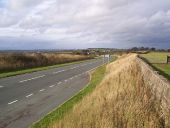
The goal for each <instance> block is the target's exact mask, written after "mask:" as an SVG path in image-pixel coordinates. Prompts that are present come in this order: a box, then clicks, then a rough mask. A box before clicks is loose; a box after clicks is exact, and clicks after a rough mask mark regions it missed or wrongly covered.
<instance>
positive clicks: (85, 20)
mask: <svg viewBox="0 0 170 128" xmlns="http://www.w3.org/2000/svg"><path fill="white" fill-rule="evenodd" d="M133 46H148V47H156V48H170V0H89V1H88V0H0V49H50V48H53V49H55V48H57V49H59V48H64V49H65V48H88V47H111V48H129V47H133Z"/></svg>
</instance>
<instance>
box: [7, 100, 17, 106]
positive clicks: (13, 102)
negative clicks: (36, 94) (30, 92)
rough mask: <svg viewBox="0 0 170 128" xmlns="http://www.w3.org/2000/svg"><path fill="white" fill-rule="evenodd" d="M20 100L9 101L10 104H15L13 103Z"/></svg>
mask: <svg viewBox="0 0 170 128" xmlns="http://www.w3.org/2000/svg"><path fill="white" fill-rule="evenodd" d="M17 101H18V100H14V101H12V102H9V103H8V104H9V105H10V104H13V103H15V102H17Z"/></svg>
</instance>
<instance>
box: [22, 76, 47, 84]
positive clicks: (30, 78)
mask: <svg viewBox="0 0 170 128" xmlns="http://www.w3.org/2000/svg"><path fill="white" fill-rule="evenodd" d="M44 76H46V75H42V76H37V77H33V78H30V79H26V80H21V81H19V83H23V82H27V81H30V80H35V79H38V78H42V77H44Z"/></svg>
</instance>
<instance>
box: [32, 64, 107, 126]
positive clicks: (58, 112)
mask: <svg viewBox="0 0 170 128" xmlns="http://www.w3.org/2000/svg"><path fill="white" fill-rule="evenodd" d="M105 71H106V65H103V66H100V67H99V68H97V69H96V70H95V71H94V72H93V73H92V75H91V81H90V83H89V84H88V85H87V86H86V87H85V88H84V89H83V90H81V91H80V92H79V93H78V94H76V95H75V96H74V97H72V98H71V99H70V100H68V101H67V102H65V103H64V104H62V105H61V106H59V107H58V108H56V109H55V110H53V111H52V112H50V113H49V114H48V115H46V116H45V117H44V118H42V119H41V120H40V121H38V122H36V123H35V124H33V125H32V126H31V128H47V127H49V126H50V125H52V124H53V123H54V122H56V121H58V120H60V119H62V118H63V117H64V115H65V114H66V113H68V112H69V111H71V110H72V108H73V106H74V105H75V104H76V103H78V102H79V101H81V100H82V99H83V97H84V96H86V95H87V94H89V93H91V92H92V91H93V90H94V89H95V87H96V86H97V85H98V84H99V83H100V82H101V80H102V79H103V77H104V75H105Z"/></svg>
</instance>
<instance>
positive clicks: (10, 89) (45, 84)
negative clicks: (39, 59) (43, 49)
mask: <svg viewBox="0 0 170 128" xmlns="http://www.w3.org/2000/svg"><path fill="white" fill-rule="evenodd" d="M105 61H106V59H105ZM102 64H103V59H96V60H90V61H88V62H83V63H80V64H73V65H69V66H64V67H60V68H54V69H49V70H43V71H38V72H33V73H28V74H23V75H18V76H14V77H8V78H3V79H0V128H26V127H28V126H30V125H31V124H32V123H33V122H35V121H37V120H39V119H40V118H42V117H43V116H45V115H46V114H47V113H49V112H50V111H51V110H53V109H54V108H56V107H57V106H59V105H61V104H62V103H64V102H65V101H67V100H68V99H69V98H70V97H72V96H74V95H75V94H76V93H77V92H79V91H80V90H81V89H82V88H84V87H85V86H86V85H87V84H88V82H89V73H88V71H90V70H91V69H94V68H96V67H98V66H99V65H102Z"/></svg>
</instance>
